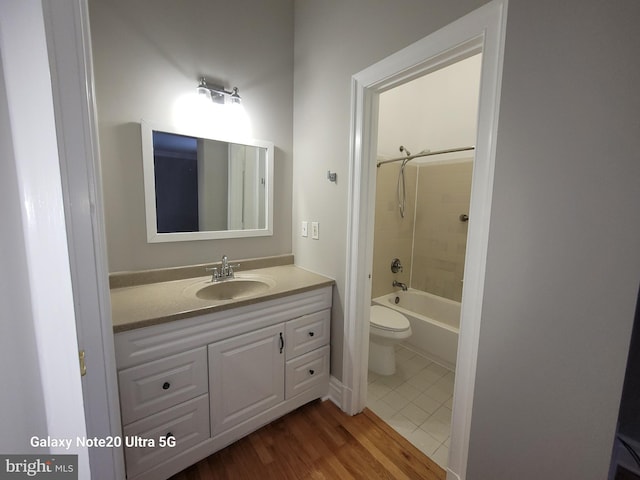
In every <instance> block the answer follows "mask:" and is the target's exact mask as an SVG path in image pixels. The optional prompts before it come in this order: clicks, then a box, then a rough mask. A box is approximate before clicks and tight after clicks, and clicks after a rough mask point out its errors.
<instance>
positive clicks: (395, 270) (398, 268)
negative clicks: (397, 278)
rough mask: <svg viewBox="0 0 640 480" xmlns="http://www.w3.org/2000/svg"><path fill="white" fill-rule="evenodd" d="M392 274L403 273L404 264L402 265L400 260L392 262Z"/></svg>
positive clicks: (396, 259)
mask: <svg viewBox="0 0 640 480" xmlns="http://www.w3.org/2000/svg"><path fill="white" fill-rule="evenodd" d="M391 272H393V273H398V272H402V263H400V259H399V258H394V259H393V260H391Z"/></svg>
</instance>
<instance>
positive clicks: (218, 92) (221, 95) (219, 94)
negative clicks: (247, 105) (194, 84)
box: [198, 77, 241, 104]
mask: <svg viewBox="0 0 640 480" xmlns="http://www.w3.org/2000/svg"><path fill="white" fill-rule="evenodd" d="M198 95H202V96H204V97H206V98H207V99H208V100H211V101H212V102H214V103H225V98H226V97H228V98H229V101H230V102H231V103H232V104H238V103H240V101H241V98H240V94H239V92H238V87H233V88H232V89H231V91H229V90H225V89H224V87H221V86H219V85H212V84H210V83H208V82H207V80H206V78H204V77H202V78H200V83H199V84H198Z"/></svg>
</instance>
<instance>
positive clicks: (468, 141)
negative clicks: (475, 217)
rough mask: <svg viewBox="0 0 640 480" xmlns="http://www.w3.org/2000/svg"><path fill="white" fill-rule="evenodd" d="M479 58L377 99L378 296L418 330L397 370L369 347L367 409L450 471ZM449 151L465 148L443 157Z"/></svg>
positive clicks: (399, 354)
mask: <svg viewBox="0 0 640 480" xmlns="http://www.w3.org/2000/svg"><path fill="white" fill-rule="evenodd" d="M481 60H482V56H481V54H476V55H474V56H471V57H469V58H466V59H463V60H460V61H458V62H456V63H454V64H451V65H448V66H446V67H444V68H441V69H440V70H437V71H434V72H430V73H428V74H426V75H424V76H422V77H419V78H417V79H414V80H412V81H410V82H408V83H405V84H402V85H399V86H397V87H394V88H393V89H391V90H387V91H385V92H383V93H381V94H380V96H379V109H378V132H377V137H378V147H377V155H376V157H377V158H376V162H377V163H376V187H375V190H376V192H375V198H376V201H375V222H374V223H375V225H374V247H373V265H372V272H373V276H372V299H371V301H372V305H379V306H378V307H376V309H377V311H378V312H380V313H386V314H388V316H389V318H393V317H392V316H393V315H396V314H395V313H393V312H394V311H395V312H398V313H400V314H402V316H403V317H404V318H406V319H407V320H408V321H409V326H410V328H411V334H410V336H409V337H408V338H405V339H403V340H402V341H399V342H398V343H396V345H395V346H394V347H395V371H394V373H392V374H389V373H388V372H381V371H380V365H379V363H380V361H381V357H380V355H379V351H378V350H377V349H376V350H375V352H378V358H375V357H374V358H373V359H372V356H371V355H372V352H373V351H370V357H369V368H368V378H367V380H368V382H367V399H366V405H367V407H368V408H369V409H371V410H373V412H374V413H376V414H377V415H378V416H379V417H380V418H381V419H383V420H384V421H385V422H386V423H387V424H389V425H390V426H391V427H392V428H394V429H395V430H396V431H397V432H398V433H400V434H401V435H403V436H404V437H405V438H406V439H407V440H408V441H410V442H411V443H413V444H414V445H415V446H416V447H417V448H419V449H420V450H421V451H422V452H423V453H425V454H426V455H427V456H428V457H430V458H431V459H432V460H434V461H435V462H436V463H438V464H439V465H440V466H441V467H443V468H445V469H446V467H447V461H448V453H449V441H450V432H451V417H452V404H453V403H452V402H453V386H454V378H455V362H456V353H457V340H458V332H459V327H460V306H461V303H460V302H461V297H462V286H463V277H464V262H465V250H466V240H467V231H468V218H469V217H468V212H469V203H470V194H471V179H472V169H473V147H469V146H473V145H475V142H476V130H477V112H478V91H479V85H480V65H481ZM451 149H461V150H462V151H457V152H452V153H441V154H438V153H437V152H439V151H446V150H451ZM395 259H397V260H398V262H397V264H399V265H401V266H400V267H399V268H398V266H396V267H395V268H394V267H393V266H394V265H397V264H396V263H395V262H396V260H395ZM407 287H408V288H407ZM380 306H381V307H383V308H380ZM401 318H402V317H401ZM373 355H375V353H373ZM388 362H389V365H385V366H386V367H389V368H391V365H392V364H393V362H392V361H391V360H388Z"/></svg>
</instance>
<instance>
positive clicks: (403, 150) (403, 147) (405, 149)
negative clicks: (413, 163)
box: [400, 145, 411, 157]
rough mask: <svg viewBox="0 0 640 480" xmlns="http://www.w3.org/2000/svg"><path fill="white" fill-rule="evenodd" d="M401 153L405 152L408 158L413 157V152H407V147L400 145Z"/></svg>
mask: <svg viewBox="0 0 640 480" xmlns="http://www.w3.org/2000/svg"><path fill="white" fill-rule="evenodd" d="M400 151H401V152H404V153H405V154H406V155H407V157H410V156H411V152H410V151H409V150H407V147H405V146H404V145H400Z"/></svg>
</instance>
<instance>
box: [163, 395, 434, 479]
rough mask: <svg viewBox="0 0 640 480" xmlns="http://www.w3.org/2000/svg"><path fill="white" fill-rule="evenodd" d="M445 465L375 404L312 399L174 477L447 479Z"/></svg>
mask: <svg viewBox="0 0 640 480" xmlns="http://www.w3.org/2000/svg"><path fill="white" fill-rule="evenodd" d="M444 478H445V471H444V470H443V469H442V468H440V467H439V466H438V465H437V464H436V463H435V462H433V461H431V460H430V459H429V458H428V457H426V456H425V455H424V454H423V453H422V452H421V451H420V450H418V449H417V448H416V447H414V446H413V445H411V443H409V442H408V441H407V440H406V439H404V438H403V437H402V436H400V434H398V433H397V432H396V431H395V430H393V429H392V428H391V427H389V426H388V425H387V424H385V423H384V422H383V421H382V420H380V418H378V417H377V416H376V414H374V413H373V412H371V411H370V410H369V409H365V411H364V412H363V413H361V414H359V415H356V416H353V417H350V416H349V415H346V414H345V413H343V412H341V411H340V409H339V408H338V407H336V406H335V405H334V404H333V403H332V402H330V401H324V402H321V401H319V400H317V401H315V402H311V403H309V404H307V405H305V406H303V407H301V408H299V409H298V410H296V411H294V412H291V413H290V414H288V415H286V416H284V417H282V418H280V419H278V420H276V421H275V422H273V423H271V424H269V425H266V426H265V427H263V428H261V429H260V430H258V431H256V432H254V433H252V434H251V435H249V436H247V437H245V438H243V439H241V440H238V441H237V442H235V443H233V444H232V445H229V446H228V447H226V448H225V449H223V450H220V451H219V452H216V453H214V454H213V455H211V456H210V457H207V458H205V459H204V460H202V461H200V462H199V463H197V464H195V465H193V466H191V467H189V468H187V469H186V470H183V471H182V472H180V473H178V474H177V475H175V476H173V477H171V479H170V480H214V479H215V480H223V479H228V480H243V479H246V480H254V479H259V480H266V479H274V480H275V479H277V480H284V479H292V480H298V479H314V480H321V479H326V480H337V479H339V480H342V479H404V480H418V479H425V480H444Z"/></svg>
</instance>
